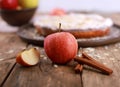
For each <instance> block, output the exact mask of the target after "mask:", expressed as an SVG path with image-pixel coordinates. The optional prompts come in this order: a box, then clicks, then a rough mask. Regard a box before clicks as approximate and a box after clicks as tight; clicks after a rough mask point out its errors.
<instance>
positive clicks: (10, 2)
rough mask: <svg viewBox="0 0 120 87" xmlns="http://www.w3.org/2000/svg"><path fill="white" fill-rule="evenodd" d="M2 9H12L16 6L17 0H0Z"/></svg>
mask: <svg viewBox="0 0 120 87" xmlns="http://www.w3.org/2000/svg"><path fill="white" fill-rule="evenodd" d="M0 7H1V8H2V9H8V10H14V9H16V8H17V7H18V0H0Z"/></svg>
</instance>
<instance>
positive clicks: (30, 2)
mask: <svg viewBox="0 0 120 87" xmlns="http://www.w3.org/2000/svg"><path fill="white" fill-rule="evenodd" d="M38 3H39V0H19V4H20V6H21V7H22V8H35V7H37V6H38Z"/></svg>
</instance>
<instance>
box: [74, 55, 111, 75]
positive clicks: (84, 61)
mask: <svg viewBox="0 0 120 87" xmlns="http://www.w3.org/2000/svg"><path fill="white" fill-rule="evenodd" d="M74 60H75V61H77V62H78V63H80V64H86V65H88V66H91V67H94V68H96V69H99V70H101V71H102V72H103V73H105V74H108V75H110V74H112V72H113V71H112V70H111V69H109V68H108V67H106V66H104V65H103V64H101V63H99V62H97V61H96V60H94V61H93V59H92V60H89V59H85V58H80V57H78V56H77V57H75V58H74Z"/></svg>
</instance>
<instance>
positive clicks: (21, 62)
mask: <svg viewBox="0 0 120 87" xmlns="http://www.w3.org/2000/svg"><path fill="white" fill-rule="evenodd" d="M21 53H22V52H20V53H19V54H18V55H17V56H16V62H17V63H19V64H21V65H22V66H30V65H29V64H27V63H25V62H24V61H23V59H22V58H21Z"/></svg>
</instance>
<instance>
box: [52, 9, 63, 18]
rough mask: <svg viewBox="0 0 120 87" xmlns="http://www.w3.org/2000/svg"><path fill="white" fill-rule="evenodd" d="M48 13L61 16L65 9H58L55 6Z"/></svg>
mask: <svg viewBox="0 0 120 87" xmlns="http://www.w3.org/2000/svg"><path fill="white" fill-rule="evenodd" d="M50 15H53V16H54V15H57V16H62V15H65V11H64V10H63V9H60V8H56V9H53V10H52V11H51V12H50Z"/></svg>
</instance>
